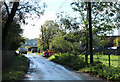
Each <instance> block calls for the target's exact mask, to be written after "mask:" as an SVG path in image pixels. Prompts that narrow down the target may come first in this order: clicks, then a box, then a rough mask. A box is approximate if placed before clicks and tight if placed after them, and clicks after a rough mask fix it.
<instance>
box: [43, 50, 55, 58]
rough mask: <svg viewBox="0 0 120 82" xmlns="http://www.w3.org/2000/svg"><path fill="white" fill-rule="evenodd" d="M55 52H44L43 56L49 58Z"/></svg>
mask: <svg viewBox="0 0 120 82" xmlns="http://www.w3.org/2000/svg"><path fill="white" fill-rule="evenodd" d="M54 53H55V52H50V51H48V52H47V51H44V52H43V56H46V57H49V56H52V55H53V54H54Z"/></svg>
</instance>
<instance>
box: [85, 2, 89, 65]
mask: <svg viewBox="0 0 120 82" xmlns="http://www.w3.org/2000/svg"><path fill="white" fill-rule="evenodd" d="M86 5H87V7H88V3H87V4H86ZM88 11H89V10H88V9H87V18H88V17H89V14H88V13H89V12H88ZM85 26H86V55H85V62H86V64H88V23H87V24H86V25H85Z"/></svg>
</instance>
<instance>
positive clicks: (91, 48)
mask: <svg viewBox="0 0 120 82" xmlns="http://www.w3.org/2000/svg"><path fill="white" fill-rule="evenodd" d="M88 6H89V37H90V63H91V64H92V63H93V45H92V18H91V2H88Z"/></svg>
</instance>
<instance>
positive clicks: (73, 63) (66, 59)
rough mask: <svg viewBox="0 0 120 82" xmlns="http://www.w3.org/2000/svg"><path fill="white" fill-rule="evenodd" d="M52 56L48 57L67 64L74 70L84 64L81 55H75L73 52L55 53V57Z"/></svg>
mask: <svg viewBox="0 0 120 82" xmlns="http://www.w3.org/2000/svg"><path fill="white" fill-rule="evenodd" d="M52 58H54V59H51V58H50V59H51V60H53V61H55V62H56V63H59V64H62V65H65V66H69V67H71V68H73V69H75V70H78V69H80V68H83V67H85V65H86V64H85V61H84V58H83V57H76V56H74V55H73V54H69V53H64V54H61V53H60V54H56V55H55V57H52Z"/></svg>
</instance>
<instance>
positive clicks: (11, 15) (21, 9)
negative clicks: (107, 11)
mask: <svg viewBox="0 0 120 82" xmlns="http://www.w3.org/2000/svg"><path fill="white" fill-rule="evenodd" d="M34 3H35V4H36V6H34ZM34 3H32V4H29V2H26V3H25V4H23V3H21V2H19V1H18V2H8V3H6V2H4V5H3V7H2V8H4V10H2V11H3V12H4V11H5V12H4V14H3V15H4V16H2V17H5V20H4V21H5V22H3V27H2V43H3V47H5V45H6V44H5V40H6V36H7V31H8V29H9V28H10V26H11V23H12V22H13V20H14V19H15V18H16V19H19V21H18V20H17V22H19V23H26V22H25V18H28V16H26V15H25V14H26V13H33V11H34V13H37V15H38V16H39V17H40V15H41V14H43V13H44V9H43V10H41V7H40V6H39V5H38V3H37V2H34ZM43 7H44V8H45V7H46V5H45V4H44V6H43ZM40 10H41V11H40ZM21 21H22V22H21Z"/></svg>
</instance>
